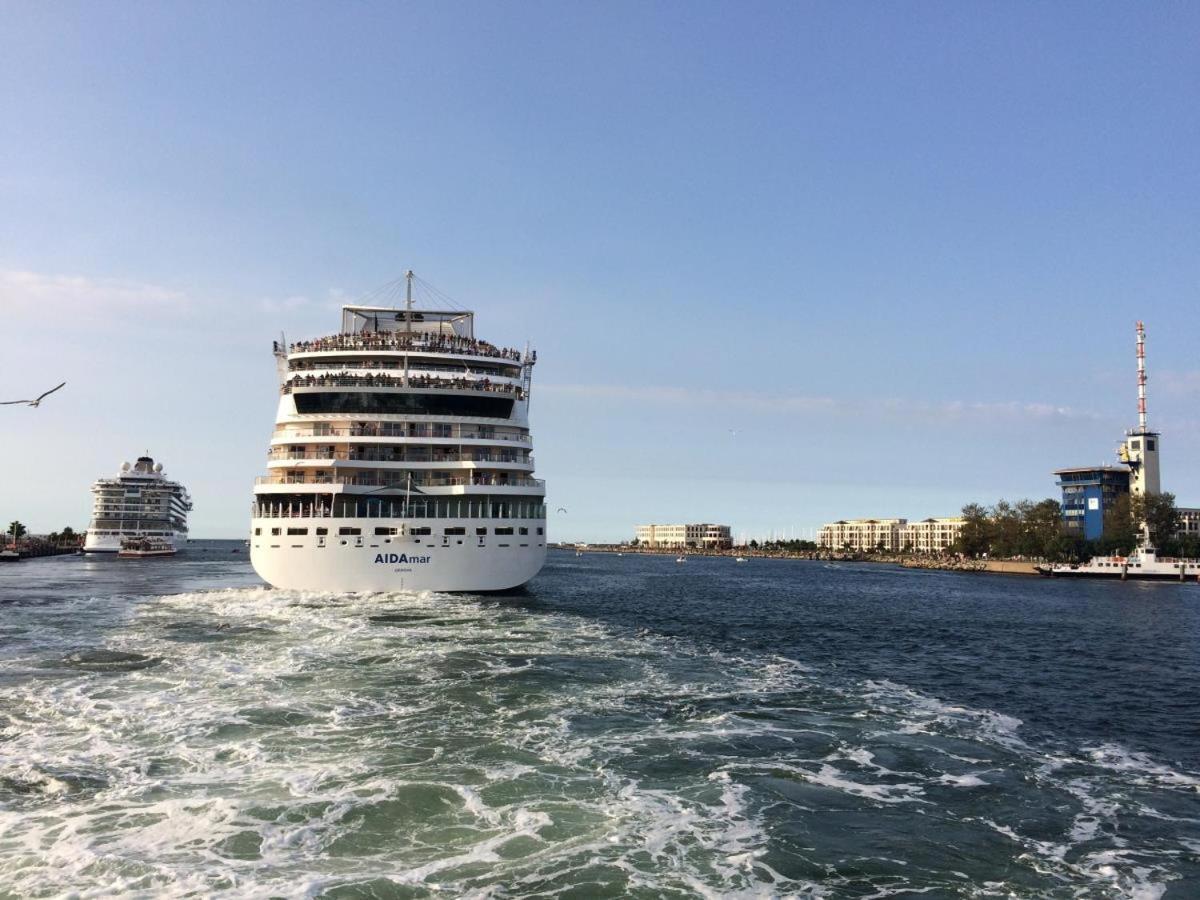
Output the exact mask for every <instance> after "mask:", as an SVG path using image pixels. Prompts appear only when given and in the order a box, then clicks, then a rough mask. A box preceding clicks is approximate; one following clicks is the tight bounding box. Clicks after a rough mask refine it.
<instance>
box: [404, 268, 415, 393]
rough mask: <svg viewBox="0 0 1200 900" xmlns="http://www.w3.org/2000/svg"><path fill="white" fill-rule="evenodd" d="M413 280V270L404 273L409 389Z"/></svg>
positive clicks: (405, 336)
mask: <svg viewBox="0 0 1200 900" xmlns="http://www.w3.org/2000/svg"><path fill="white" fill-rule="evenodd" d="M412 280H413V270H412V269H409V270H408V271H407V272H405V273H404V281H405V289H404V386H405V387H408V350H409V348H410V347H411V346H412Z"/></svg>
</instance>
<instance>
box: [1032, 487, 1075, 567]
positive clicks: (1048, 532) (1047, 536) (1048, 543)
mask: <svg viewBox="0 0 1200 900" xmlns="http://www.w3.org/2000/svg"><path fill="white" fill-rule="evenodd" d="M1023 502H1025V503H1026V504H1027V506H1026V507H1025V510H1024V524H1025V529H1024V532H1023V534H1022V540H1021V549H1020V552H1021V554H1022V555H1024V556H1040V557H1043V558H1044V559H1050V560H1055V561H1057V560H1059V559H1062V558H1064V557H1065V556H1066V555H1067V554H1068V553H1069V552H1070V540H1069V539H1068V538H1067V536H1066V535H1065V534H1063V523H1062V506H1061V505H1059V502H1058V501H1057V500H1051V499H1046V500H1042V501H1040V502H1038V503H1030V502H1029V501H1023Z"/></svg>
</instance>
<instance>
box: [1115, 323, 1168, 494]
mask: <svg viewBox="0 0 1200 900" xmlns="http://www.w3.org/2000/svg"><path fill="white" fill-rule="evenodd" d="M1137 385H1138V427H1137V428H1131V429H1130V430H1129V431H1127V432H1126V433H1125V441H1124V442H1123V443H1122V444H1121V446H1120V447H1119V448H1118V450H1117V456H1118V458H1119V459H1120V460H1121V462H1123V463H1124V464H1125V465H1127V466H1128V467H1129V492H1130V493H1131V494H1133V495H1134V496H1135V497H1144V496H1146V495H1147V494H1158V493H1161V492H1162V486H1161V482H1160V480H1159V469H1158V454H1159V451H1160V450H1161V443H1162V437H1161V435H1159V433H1158V432H1157V431H1151V430H1150V429H1149V428H1148V427H1147V425H1146V326H1145V325H1143V324H1142V323H1141V322H1138V323H1137Z"/></svg>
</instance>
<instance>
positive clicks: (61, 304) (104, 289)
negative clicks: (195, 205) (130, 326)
mask: <svg viewBox="0 0 1200 900" xmlns="http://www.w3.org/2000/svg"><path fill="white" fill-rule="evenodd" d="M187 302H188V298H187V295H186V294H184V293H183V292H182V291H178V290H174V289H173V288H169V287H165V286H163V285H158V284H150V283H147V282H141V281H128V280H124V279H119V278H93V277H89V276H86V275H47V274H44V273H41V272H30V271H26V270H22V269H0V310H3V312H4V313H5V314H15V315H50V316H54V315H56V314H61V313H69V314H72V315H76V316H87V315H105V314H108V313H110V312H113V311H128V310H160V311H161V310H179V309H182V308H184V307H186V306H187Z"/></svg>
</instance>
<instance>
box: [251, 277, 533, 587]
mask: <svg viewBox="0 0 1200 900" xmlns="http://www.w3.org/2000/svg"><path fill="white" fill-rule="evenodd" d="M414 279H415V276H414V275H413V274H412V272H409V273H407V274H406V276H405V285H404V286H405V300H404V307H403V308H397V307H396V306H390V307H389V306H345V307H343V308H342V322H341V330H340V331H339V332H338V333H337V334H334V335H331V336H328V337H322V338H316V339H314V340H307V341H299V342H295V343H291V344H284V343H278V344H276V346H275V358H276V364H277V366H278V373H279V390H280V397H279V407H278V412H277V414H276V417H275V430H274V434H273V435H272V437H271V443H270V449H269V451H268V454H267V471H268V474H267V475H265V476H263V477H260V478H259V479H257V482H256V484H255V490H254V504H253V508H252V511H251V526H250V528H251V536H250V545H251V549H250V558H251V561H252V563H253V565H254V568H255V571H257V572H258V574H259V575H260V576H261V577H262V578H263V579H264V580H265V581H267V582H268V583H269V584H271V585H273V586H275V587H279V588H291V589H302V590H321V591H338V592H370V591H424V590H431V591H498V590H507V589H510V588H514V587H517V586H519V585H522V584H524V583H525V582H527V581H528V580H529V579H530V578H532V577H533V576H534V575H536V574H537V572H538V570H539V569H541V567H542V564H543V563H544V562H545V558H546V505H545V485H544V483H543V482H542V481H540V480H538V479H536V478H534V477H533V470H534V461H533V455H532V451H533V445H532V439H531V437H530V431H529V402H530V387H531V383H532V375H533V366H534V363H535V362H536V359H537V354H536V353H533V352H532V351H530V350H528V349H527V350H525V351H523V352H521V351H517V350H509V349H502V348H500V347H496V346H494V345H492V344H489V343H487V342H486V341H483V340H480V339H479V338H477V337H476V336H475V316H474V313H473V312H470V311H466V310H456V309H434V308H415V307H414V305H413V299H412V290H413V282H414ZM418 281H419V280H418ZM419 283H420V284H421V285H424V283H423V282H419ZM429 305H430V306H432V305H433V304H429ZM438 305H449V304H448V303H439V304H438Z"/></svg>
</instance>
